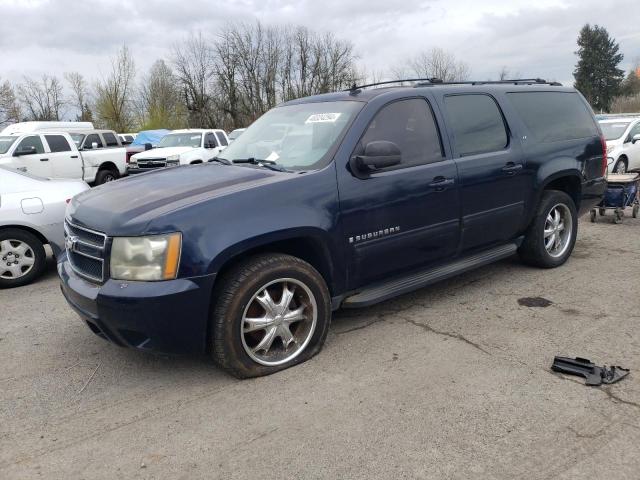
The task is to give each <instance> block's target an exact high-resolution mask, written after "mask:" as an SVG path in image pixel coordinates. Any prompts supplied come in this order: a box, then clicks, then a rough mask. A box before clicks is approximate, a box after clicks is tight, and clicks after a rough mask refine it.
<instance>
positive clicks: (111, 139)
mask: <svg viewBox="0 0 640 480" xmlns="http://www.w3.org/2000/svg"><path fill="white" fill-rule="evenodd" d="M102 138H104V141H105V142H106V143H107V147H117V146H118V140H116V136H115V135H114V134H113V133H111V132H105V133H103V134H102Z"/></svg>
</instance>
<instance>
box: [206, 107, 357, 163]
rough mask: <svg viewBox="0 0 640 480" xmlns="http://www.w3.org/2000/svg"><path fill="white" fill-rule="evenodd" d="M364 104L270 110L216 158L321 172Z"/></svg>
mask: <svg viewBox="0 0 640 480" xmlns="http://www.w3.org/2000/svg"><path fill="white" fill-rule="evenodd" d="M362 106H363V103H361V102H352V101H341V102H321V103H302V104H299V105H286V106H283V107H277V108H273V109H271V110H269V111H268V112H267V113H265V114H264V115H263V116H262V117H260V118H259V119H258V120H256V121H255V122H254V123H253V124H252V125H251V126H250V127H248V128H247V129H246V130H245V131H244V132H242V135H240V136H239V137H238V138H237V139H236V140H235V141H234V142H233V143H232V144H231V145H229V146H228V147H227V148H225V149H224V150H223V151H222V152H221V153H220V154H218V157H221V158H223V159H225V160H230V161H232V160H243V159H249V158H255V159H256V160H270V161H272V162H276V163H277V164H278V165H281V166H283V167H285V168H287V169H289V170H309V169H315V168H320V167H321V166H322V160H324V157H325V155H326V154H327V152H329V150H330V149H331V148H332V147H333V146H334V145H335V143H336V141H337V140H338V139H339V138H340V136H341V134H342V133H343V132H344V130H345V128H346V127H347V125H349V123H350V122H351V120H352V119H353V117H354V116H355V115H356V114H357V113H358V112H359V111H360V109H361V108H362Z"/></svg>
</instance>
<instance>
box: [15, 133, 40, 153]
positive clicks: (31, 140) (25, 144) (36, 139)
mask: <svg viewBox="0 0 640 480" xmlns="http://www.w3.org/2000/svg"><path fill="white" fill-rule="evenodd" d="M30 147H35V149H36V150H35V152H34V153H44V147H43V146H42V140H40V136H39V135H31V136H29V137H25V138H23V139H22V141H21V142H20V144H19V145H18V147H17V148H16V150H26V149H28V148H30Z"/></svg>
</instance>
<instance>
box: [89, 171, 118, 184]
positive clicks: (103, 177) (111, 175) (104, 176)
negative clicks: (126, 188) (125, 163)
mask: <svg viewBox="0 0 640 480" xmlns="http://www.w3.org/2000/svg"><path fill="white" fill-rule="evenodd" d="M118 177H119V175H118V172H117V171H115V170H110V169H104V170H100V171H99V172H98V173H97V174H96V180H95V184H96V185H102V184H103V183H107V182H113V181H114V180H117V179H118Z"/></svg>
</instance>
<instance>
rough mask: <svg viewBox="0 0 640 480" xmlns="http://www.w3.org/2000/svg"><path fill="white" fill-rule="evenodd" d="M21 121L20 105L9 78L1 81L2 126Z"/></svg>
mask: <svg viewBox="0 0 640 480" xmlns="http://www.w3.org/2000/svg"><path fill="white" fill-rule="evenodd" d="M19 121H20V105H19V104H18V99H17V98H16V94H15V92H14V90H13V86H12V85H11V83H9V80H5V81H4V82H2V83H0V126H3V125H7V124H10V123H15V122H19Z"/></svg>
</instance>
